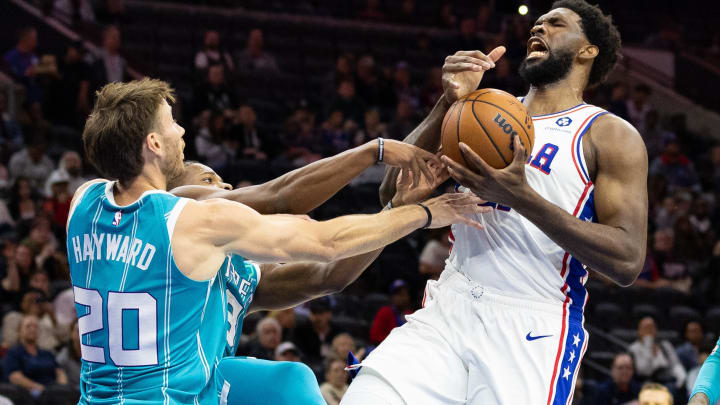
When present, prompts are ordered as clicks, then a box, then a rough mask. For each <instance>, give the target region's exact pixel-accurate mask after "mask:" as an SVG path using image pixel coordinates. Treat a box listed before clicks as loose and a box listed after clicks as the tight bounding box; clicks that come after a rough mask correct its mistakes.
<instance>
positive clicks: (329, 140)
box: [321, 110, 357, 156]
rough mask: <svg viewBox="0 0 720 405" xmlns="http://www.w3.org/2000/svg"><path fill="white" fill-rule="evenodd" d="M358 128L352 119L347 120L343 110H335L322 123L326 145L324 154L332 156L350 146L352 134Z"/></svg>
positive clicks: (323, 138)
mask: <svg viewBox="0 0 720 405" xmlns="http://www.w3.org/2000/svg"><path fill="white" fill-rule="evenodd" d="M355 129H357V125H356V124H355V122H354V121H352V120H347V121H346V120H345V119H344V114H343V112H342V111H341V110H333V111H332V112H331V113H330V115H329V116H328V119H327V121H325V122H323V124H322V131H321V136H322V140H323V145H324V146H325V150H324V153H323V154H324V155H325V156H332V155H335V154H338V153H340V152H342V151H344V150H347V149H348V148H349V147H350V142H351V140H350V136H351V135H350V134H351V133H353V132H354V131H355Z"/></svg>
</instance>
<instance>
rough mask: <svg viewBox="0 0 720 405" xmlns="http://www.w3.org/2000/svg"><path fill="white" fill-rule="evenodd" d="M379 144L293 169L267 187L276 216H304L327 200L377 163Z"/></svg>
mask: <svg viewBox="0 0 720 405" xmlns="http://www.w3.org/2000/svg"><path fill="white" fill-rule="evenodd" d="M377 151H378V142H377V141H370V142H368V143H366V144H364V145H361V146H358V147H356V148H353V149H350V150H347V151H345V152H342V153H340V154H337V155H335V156H332V157H329V158H325V159H322V160H318V161H317V162H313V163H311V164H309V165H307V166H304V167H301V168H299V169H295V170H293V171H291V172H289V173H286V174H285V175H283V176H280V177H278V178H277V179H275V180H272V181H271V182H269V183H268V187H270V188H272V190H274V192H273V195H274V196H276V197H275V198H276V204H275V210H276V212H273V213H275V214H280V213H282V214H306V213H308V212H310V211H312V210H313V209H315V208H317V207H318V206H320V205H321V204H323V203H324V202H325V201H327V200H328V199H330V197H332V196H333V195H335V193H337V192H338V191H339V190H340V189H342V188H343V187H345V186H346V185H347V184H348V183H349V182H350V180H352V179H354V178H355V177H357V176H358V175H360V173H362V172H363V171H365V169H367V168H369V167H370V166H372V165H374V164H375V163H376V162H377V153H378V152H377Z"/></svg>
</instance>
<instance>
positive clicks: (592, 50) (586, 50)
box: [578, 45, 600, 61]
mask: <svg viewBox="0 0 720 405" xmlns="http://www.w3.org/2000/svg"><path fill="white" fill-rule="evenodd" d="M598 53H600V49H598V47H597V46H595V45H585V46H583V47H582V48H580V52H578V57H579V58H580V59H582V60H588V61H589V60H591V59H595V57H597V56H598Z"/></svg>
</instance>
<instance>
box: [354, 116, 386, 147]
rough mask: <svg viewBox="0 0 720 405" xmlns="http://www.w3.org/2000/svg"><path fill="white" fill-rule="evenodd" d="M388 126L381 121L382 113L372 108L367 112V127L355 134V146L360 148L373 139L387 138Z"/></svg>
mask: <svg viewBox="0 0 720 405" xmlns="http://www.w3.org/2000/svg"><path fill="white" fill-rule="evenodd" d="M387 137H388V132H387V124H385V123H383V122H381V121H380V111H378V109H377V108H370V109H368V110H367V111H365V126H364V127H363V128H361V129H359V130H358V131H357V132H355V137H354V139H353V145H354V146H360V145H362V144H364V143H367V142H369V141H371V140H373V139H377V138H387Z"/></svg>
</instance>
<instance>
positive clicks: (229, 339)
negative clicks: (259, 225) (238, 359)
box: [218, 255, 260, 356]
mask: <svg viewBox="0 0 720 405" xmlns="http://www.w3.org/2000/svg"><path fill="white" fill-rule="evenodd" d="M218 278H219V279H220V280H221V281H222V283H223V285H224V286H225V292H224V296H223V297H222V298H224V299H225V302H224V303H221V308H225V313H226V317H227V319H226V328H227V331H226V334H225V337H226V344H225V352H224V355H225V356H235V353H236V352H237V347H238V344H239V343H240V335H241V334H242V325H243V320H244V319H245V316H246V315H247V311H248V308H249V307H250V304H251V303H252V300H253V296H254V294H255V290H257V286H258V283H260V266H259V265H258V264H257V263H254V262H251V261H248V260H245V259H244V258H243V257H242V256H239V255H228V257H227V258H226V259H225V262H224V263H223V267H222V268H221V269H220V272H219V273H218Z"/></svg>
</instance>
